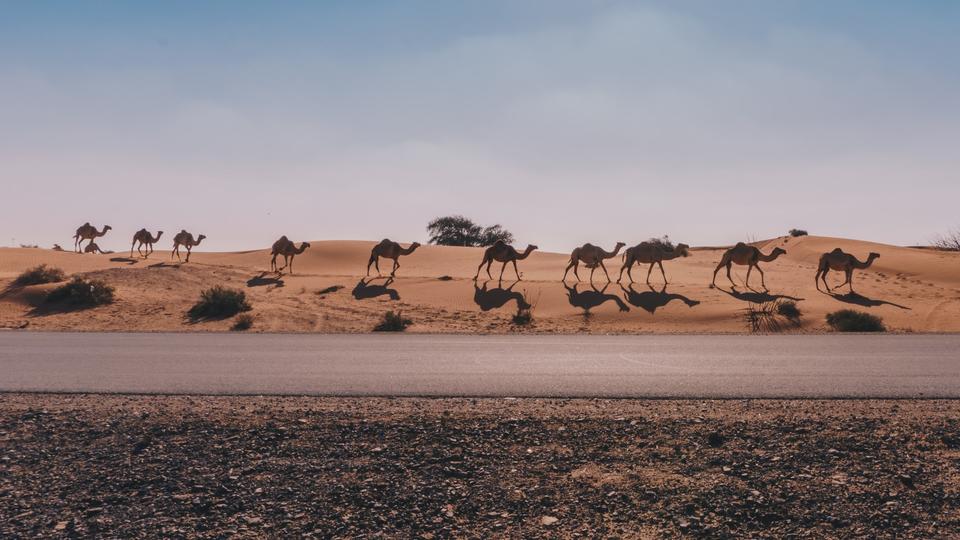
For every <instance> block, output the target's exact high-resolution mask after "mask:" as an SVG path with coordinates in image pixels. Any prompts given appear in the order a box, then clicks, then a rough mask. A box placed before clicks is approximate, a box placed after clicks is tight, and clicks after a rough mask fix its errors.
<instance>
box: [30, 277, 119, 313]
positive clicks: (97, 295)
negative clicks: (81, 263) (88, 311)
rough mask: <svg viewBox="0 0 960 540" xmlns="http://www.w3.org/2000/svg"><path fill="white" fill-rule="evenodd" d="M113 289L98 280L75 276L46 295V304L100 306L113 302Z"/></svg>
mask: <svg viewBox="0 0 960 540" xmlns="http://www.w3.org/2000/svg"><path fill="white" fill-rule="evenodd" d="M113 292H114V289H113V287H111V286H110V285H107V284H106V283H105V282H103V281H100V280H98V279H91V280H88V279H86V278H83V277H80V276H76V277H74V278H73V279H72V280H70V282H68V283H66V284H64V285H61V286H59V287H57V288H56V289H54V290H52V291H50V294H48V295H47V299H46V301H47V302H50V303H59V304H67V305H70V306H86V307H92V306H102V305H104V304H109V303H111V302H113Z"/></svg>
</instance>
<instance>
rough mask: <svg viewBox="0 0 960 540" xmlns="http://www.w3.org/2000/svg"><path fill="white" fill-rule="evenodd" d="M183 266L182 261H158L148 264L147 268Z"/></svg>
mask: <svg viewBox="0 0 960 540" xmlns="http://www.w3.org/2000/svg"><path fill="white" fill-rule="evenodd" d="M181 266H183V263H182V262H175V263H171V262H158V263H153V264H151V265H150V266H147V268H180V267H181Z"/></svg>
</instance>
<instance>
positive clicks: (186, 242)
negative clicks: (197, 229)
mask: <svg viewBox="0 0 960 540" xmlns="http://www.w3.org/2000/svg"><path fill="white" fill-rule="evenodd" d="M204 238H206V236H204V235H202V234H201V235H200V236H198V237H197V239H196V240H194V239H193V235H192V234H190V233H188V232H187V231H186V230H181V231H180V232H178V233H177V235H176V236H174V237H173V251H171V252H170V258H171V259H172V258H173V256H174V255H176V256H177V260H178V261H179V260H181V259H180V246H183V247H185V248H187V261H186V262H190V252H191V251H193V247H194V246H199V245H200V242H203V239H204Z"/></svg>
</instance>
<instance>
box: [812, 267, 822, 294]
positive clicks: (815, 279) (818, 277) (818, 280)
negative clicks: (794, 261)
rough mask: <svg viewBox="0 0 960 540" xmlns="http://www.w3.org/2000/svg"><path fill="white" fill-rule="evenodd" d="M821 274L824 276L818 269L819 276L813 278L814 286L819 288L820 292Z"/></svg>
mask: <svg viewBox="0 0 960 540" xmlns="http://www.w3.org/2000/svg"><path fill="white" fill-rule="evenodd" d="M821 274H822V272H821V271H820V269H819V268H818V269H817V275H815V276H813V284H814V285H816V286H817V290H818V291H819V290H820V275H821Z"/></svg>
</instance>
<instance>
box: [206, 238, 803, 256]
mask: <svg viewBox="0 0 960 540" xmlns="http://www.w3.org/2000/svg"><path fill="white" fill-rule="evenodd" d="M204 238H206V236H204V235H202V234H201V235H200V236H198V237H197V243H198V244H199V243H200V242H202V241H203V239H204ZM784 253H786V252H784Z"/></svg>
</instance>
